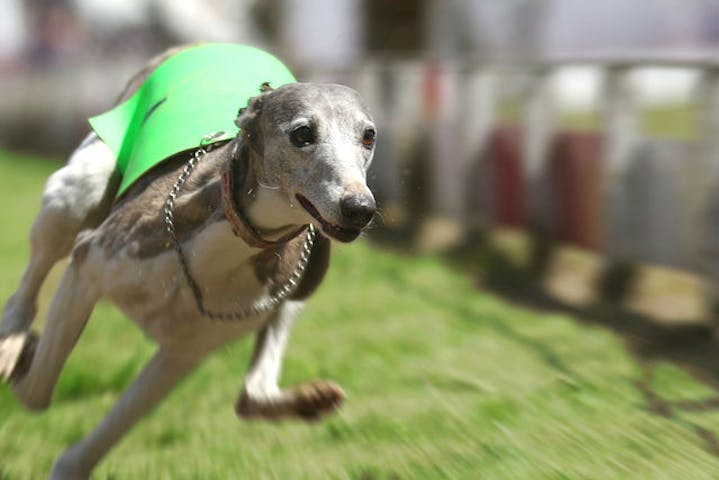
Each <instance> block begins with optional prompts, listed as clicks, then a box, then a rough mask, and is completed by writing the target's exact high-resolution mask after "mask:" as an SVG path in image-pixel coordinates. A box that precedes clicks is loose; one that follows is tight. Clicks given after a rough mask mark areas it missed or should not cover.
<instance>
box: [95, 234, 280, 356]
mask: <svg viewBox="0 0 719 480" xmlns="http://www.w3.org/2000/svg"><path fill="white" fill-rule="evenodd" d="M132 248H133V247H132V245H129V246H128V247H126V248H124V249H122V250H120V251H118V252H117V253H116V254H114V255H113V256H112V257H110V258H107V257H105V256H104V254H103V252H102V251H99V250H98V249H93V252H92V254H91V255H90V256H89V258H88V260H89V261H91V262H93V263H95V265H93V266H95V267H100V268H97V269H94V270H95V271H96V272H98V273H99V281H100V284H101V289H102V293H103V295H104V296H106V297H108V298H109V299H110V300H112V301H113V303H114V304H115V305H116V306H117V307H118V308H119V309H121V310H122V311H123V312H124V313H125V314H126V315H128V316H129V317H130V318H132V319H133V320H134V321H135V322H136V323H137V324H138V325H139V326H140V327H141V328H142V329H143V330H144V331H145V332H146V333H147V334H148V335H149V336H151V337H152V338H154V339H155V340H156V341H157V342H158V343H159V344H160V345H163V346H167V347H171V346H173V347H177V348H181V349H187V348H192V349H203V350H204V349H208V350H209V349H212V348H216V347H217V346H218V345H220V344H222V343H224V342H226V341H229V340H231V339H232V338H235V337H237V336H239V335H244V334H246V333H248V332H250V331H252V330H254V329H256V328H257V327H258V326H260V325H261V324H262V321H263V319H264V317H265V316H266V315H261V316H257V317H253V318H247V319H243V320H239V321H232V322H222V321H216V320H210V319H208V318H206V317H203V316H202V315H201V314H200V312H199V310H198V308H197V302H196V299H195V296H194V294H193V292H192V290H191V288H190V286H189V284H188V282H187V279H186V277H185V275H184V273H183V271H182V266H181V264H180V260H179V258H178V255H177V252H175V251H174V249H170V250H166V251H164V252H162V253H160V254H158V255H156V256H153V257H150V258H144V259H139V258H136V257H133V256H131V255H130V254H129V253H128V251H130V250H132ZM183 250H184V252H185V255H186V257H187V259H188V262H189V269H190V272H191V275H192V276H193V278H194V280H195V281H196V282H197V284H198V285H199V287H200V290H201V292H202V299H203V302H204V305H205V306H206V307H207V308H208V309H210V310H213V311H221V312H233V311H238V310H241V309H242V308H243V307H245V306H247V305H248V304H249V303H251V302H252V301H253V300H254V299H256V298H258V297H260V296H261V295H264V294H266V288H265V287H264V286H263V285H261V284H260V283H259V281H258V280H257V277H256V275H255V271H254V264H253V262H252V260H251V257H252V256H253V255H254V254H256V253H257V252H258V250H257V249H253V248H250V247H248V246H247V245H245V244H244V243H243V242H242V241H241V240H240V239H238V238H237V237H235V236H234V235H233V234H232V231H231V229H230V226H229V224H228V223H227V222H225V221H222V222H217V223H214V224H212V225H210V226H208V227H207V228H205V229H203V230H202V231H201V232H199V233H198V234H197V235H195V236H194V237H192V238H191V239H189V240H188V241H186V242H184V243H183Z"/></svg>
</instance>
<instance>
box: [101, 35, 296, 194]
mask: <svg viewBox="0 0 719 480" xmlns="http://www.w3.org/2000/svg"><path fill="white" fill-rule="evenodd" d="M295 81H296V80H295V78H294V76H293V75H292V73H291V72H290V71H289V69H288V68H287V67H286V66H285V65H284V64H283V63H282V62H280V61H279V60H278V59H277V58H275V57H273V56H272V55H270V54H269V53H267V52H264V51H262V50H259V49H257V48H254V47H249V46H245V45H236V44H223V43H217V44H212V43H210V44H202V45H197V46H193V47H190V48H188V49H186V50H182V51H181V52H179V53H177V54H175V55H173V56H172V57H170V58H169V59H167V60H166V61H164V62H163V63H162V64H160V65H159V66H158V67H157V69H155V71H154V72H152V74H151V75H150V76H149V77H148V78H147V80H145V82H144V83H143V84H142V86H141V87H140V88H139V89H138V90H137V92H135V94H134V95H132V97H130V98H129V99H128V100H127V101H125V102H123V103H121V104H120V105H118V106H116V107H115V108H113V109H112V110H109V111H107V112H105V113H103V114H101V115H98V116H95V117H92V118H90V119H89V122H90V125H91V126H92V128H93V130H94V131H95V132H96V133H97V135H98V136H99V137H100V139H102V141H103V142H105V143H106V144H107V145H108V146H109V147H110V149H111V150H112V151H113V152H114V153H115V155H116V156H117V162H118V166H119V168H120V171H121V172H122V182H121V184H120V189H119V191H118V193H117V194H118V196H120V195H122V194H123V193H124V192H125V190H127V188H128V187H129V186H130V185H132V184H133V183H134V182H135V181H136V180H137V179H138V178H140V177H141V176H142V175H143V174H144V173H145V172H147V171H148V170H149V169H151V168H152V167H154V166H155V165H157V164H158V163H160V162H162V161H163V160H165V159H166V158H168V157H170V156H172V155H174V154H177V153H180V152H183V151H185V150H189V149H193V148H197V147H198V146H199V145H200V142H202V141H203V138H205V137H206V136H207V135H209V134H214V133H217V132H223V134H221V135H217V136H215V137H214V138H213V139H212V140H211V141H210V142H209V143H213V142H218V141H222V140H227V139H229V138H232V137H234V136H235V135H236V134H237V132H238V128H237V126H236V125H235V118H236V117H237V111H238V110H239V108H241V107H245V106H247V102H248V101H249V99H250V98H252V97H254V96H256V95H258V94H259V93H260V86H261V85H262V84H263V83H265V82H267V83H269V84H270V86H271V87H273V88H276V87H279V86H281V85H284V84H286V83H293V82H295Z"/></svg>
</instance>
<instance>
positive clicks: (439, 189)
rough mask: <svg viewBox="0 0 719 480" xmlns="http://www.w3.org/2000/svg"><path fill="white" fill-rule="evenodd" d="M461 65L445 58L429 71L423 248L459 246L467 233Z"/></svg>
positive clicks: (421, 244)
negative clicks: (460, 111)
mask: <svg viewBox="0 0 719 480" xmlns="http://www.w3.org/2000/svg"><path fill="white" fill-rule="evenodd" d="M458 91H459V68H458V65H457V64H456V62H454V61H449V60H444V61H439V62H437V63H435V64H434V65H433V66H431V67H430V69H429V71H428V77H427V83H426V96H427V98H426V100H425V101H426V102H428V115H429V118H428V126H429V128H430V132H429V133H430V135H429V137H430V142H431V144H430V148H429V151H430V152H431V153H430V158H429V169H428V172H429V179H428V180H429V192H428V193H429V208H430V212H429V214H430V217H429V218H427V219H426V221H424V222H422V224H421V226H420V233H419V235H418V238H417V241H418V244H419V248H420V249H423V250H439V249H445V248H449V247H453V246H456V245H457V244H458V243H460V242H461V241H462V239H463V237H464V234H465V229H464V227H465V226H464V212H463V209H464V199H465V189H464V188H463V186H464V184H465V182H464V176H465V171H464V168H463V166H464V162H463V161H462V159H461V154H460V153H461V150H460V147H459V143H458V141H457V140H458V136H457V131H458V128H459V120H458V103H459V100H460V98H459V95H458Z"/></svg>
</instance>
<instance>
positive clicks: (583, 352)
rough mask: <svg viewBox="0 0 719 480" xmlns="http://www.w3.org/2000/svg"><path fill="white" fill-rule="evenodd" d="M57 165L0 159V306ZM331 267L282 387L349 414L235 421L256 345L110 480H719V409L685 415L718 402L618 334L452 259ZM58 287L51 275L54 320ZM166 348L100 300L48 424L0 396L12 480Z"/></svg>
mask: <svg viewBox="0 0 719 480" xmlns="http://www.w3.org/2000/svg"><path fill="white" fill-rule="evenodd" d="M56 166H57V165H56V164H49V163H47V162H42V161H39V160H34V159H29V158H21V157H10V156H4V157H3V158H2V159H0V205H2V207H0V224H2V225H3V230H2V231H3V233H2V235H0V259H1V260H2V264H1V265H2V268H1V269H0V296H1V297H3V298H6V297H7V296H8V295H9V294H10V293H11V292H12V290H13V288H14V286H15V284H16V282H17V281H18V279H19V277H20V275H21V272H22V268H23V266H24V263H25V261H26V258H27V245H26V243H27V242H26V240H25V238H26V236H27V232H28V228H29V225H30V222H31V220H32V217H33V215H34V213H35V212H36V210H37V206H38V199H39V193H40V190H41V187H42V183H43V182H44V179H45V177H46V175H47V174H48V173H49V172H50V171H51V170H52V169H53V168H55V167H56ZM333 255H334V258H333V263H332V267H331V270H330V272H329V275H328V277H327V279H326V281H325V283H324V284H323V286H322V288H321V289H320V291H319V292H318V294H317V295H316V296H315V297H313V299H312V300H311V302H310V304H309V305H308V308H307V309H306V311H305V313H304V314H303V316H302V318H301V320H300V321H299V322H298V323H297V325H296V327H295V330H294V332H293V338H292V340H291V342H290V346H289V350H288V352H287V358H286V360H285V363H284V365H285V368H284V374H283V378H282V382H283V384H284V385H290V384H293V383H297V382H302V381H304V380H307V379H311V378H315V377H326V378H330V379H334V380H336V381H338V382H339V383H340V384H342V386H343V387H344V388H345V390H346V392H347V394H348V398H347V401H346V403H345V405H344V407H343V408H342V410H341V411H340V412H339V414H338V415H336V416H334V417H332V418H330V419H327V420H325V421H322V422H319V423H314V424H305V423H300V422H285V423H280V424H270V423H262V422H250V423H248V422H243V421H240V420H238V419H237V418H235V415H234V413H233V408H232V405H233V402H234V400H235V398H236V395H237V393H238V391H239V389H240V386H241V382H242V375H243V372H244V370H245V368H246V365H247V362H248V356H249V350H250V347H251V344H250V341H249V339H246V340H243V341H240V342H238V343H236V344H234V345H233V346H231V347H230V348H226V349H224V350H222V351H219V352H217V353H216V354H214V355H212V356H211V357H210V358H208V359H207V361H206V362H205V363H204V364H203V365H202V367H201V368H200V369H199V370H198V371H196V372H195V373H194V374H193V375H192V376H190V377H189V378H188V379H187V380H186V381H185V382H184V383H183V384H182V385H181V386H180V387H179V388H178V389H177V390H176V391H175V392H173V394H172V395H171V396H170V397H169V398H168V399H167V401H165V403H163V404H162V405H161V406H160V407H159V408H158V409H157V410H156V411H155V412H154V413H152V414H151V415H150V416H148V417H147V418H145V419H144V420H143V421H142V422H141V423H140V424H139V425H138V426H137V427H136V428H135V429H134V430H133V431H132V432H131V433H130V434H129V435H128V436H127V437H126V438H125V439H124V440H123V441H122V442H121V443H120V444H119V445H118V447H116V449H115V450H113V451H112V452H111V453H110V455H109V456H108V457H107V458H106V459H105V461H104V462H103V463H102V464H101V465H100V466H99V468H98V470H97V471H96V475H95V477H94V478H96V479H103V480H104V479H113V480H121V479H140V478H141V479H172V480H177V479H203V480H204V479H235V478H251V479H265V478H267V479H325V478H328V479H334V478H337V479H358V480H359V479H362V480H376V479H455V478H456V479H477V478H490V479H615V478H616V479H624V478H636V479H646V478H652V479H655V478H656V479H678V478H682V479H702V478H706V479H710V478H717V476H719V458H718V457H717V456H716V452H715V450H716V448H715V443H716V435H717V434H719V412H717V411H716V409H715V408H714V409H712V408H709V409H706V410H701V409H696V408H688V407H687V406H691V405H695V404H701V402H703V401H705V400H712V399H715V398H716V393H715V392H714V391H713V390H711V389H709V388H708V387H706V386H704V385H703V384H701V383H698V382H697V381H696V380H694V379H693V378H692V377H690V376H689V375H687V374H685V373H684V372H683V371H682V370H681V369H679V368H677V367H676V366H674V365H671V364H668V363H659V364H655V365H648V366H643V365H641V364H639V363H637V360H636V359H635V358H634V357H633V356H632V355H630V354H629V353H628V352H627V350H626V349H625V347H624V345H623V343H622V341H621V340H620V339H618V338H617V337H615V336H614V335H613V334H612V333H610V332H608V331H606V330H604V329H602V328H600V327H597V326H591V325H589V324H587V323H584V322H581V321H580V320H579V319H575V318H572V317H570V316H567V315H563V314H555V313H537V312H536V311H532V310H529V309H525V308H521V307H518V306H515V305H511V304H508V303H507V302H505V301H503V300H501V299H499V298H497V297H496V296H494V295H492V294H490V293H488V292H484V291H480V290H479V289H477V288H476V286H475V285H473V283H472V281H471V280H470V278H469V276H468V275H465V274H462V273H459V272H458V271H456V270H455V269H453V268H452V267H450V266H448V265H447V264H446V263H445V262H443V261H441V260H440V259H438V258H434V257H420V258H410V257H404V256H398V255H393V254H389V253H387V252H384V251H381V250H378V249H376V248H375V247H372V246H370V245H369V244H368V243H365V242H359V243H356V244H353V245H351V246H347V247H343V248H338V249H336V251H335V252H334V253H333ZM56 282H57V275H53V276H52V278H51V279H50V282H49V285H48V288H47V289H46V290H45V292H44V294H43V301H42V303H43V304H44V305H46V304H47V302H48V299H49V295H50V293H51V291H52V288H53V285H55V284H56ZM151 352H152V345H151V344H150V342H149V341H148V340H146V339H145V338H144V337H143V336H142V334H141V333H140V332H139V331H138V330H137V329H136V328H135V327H134V326H133V324H131V323H130V322H128V321H127V320H125V319H124V318H123V316H122V315H121V314H120V313H118V312H117V311H116V310H115V309H114V308H112V307H111V306H110V305H109V304H106V303H101V304H100V305H99V306H98V307H97V309H96V310H95V313H94V314H93V317H92V318H91V319H90V322H89V324H88V327H87V329H86V331H85V333H84V335H83V336H82V338H81V339H80V342H79V345H78V348H77V349H76V350H75V352H74V353H73V354H72V356H71V358H70V360H69V362H68V364H67V366H66V368H65V370H64V373H63V375H62V377H61V380H60V384H59V386H58V388H57V391H56V393H55V399H54V403H53V405H52V407H51V408H50V409H49V410H48V411H46V412H44V413H42V414H30V413H26V412H24V411H23V410H22V409H21V408H20V407H19V406H18V405H17V403H16V402H15V401H14V399H13V398H12V395H11V394H10V392H9V391H8V389H7V387H0V479H3V480H4V479H13V480H14V479H39V478H44V477H45V476H46V475H47V472H48V470H49V468H50V466H51V464H52V462H53V460H54V458H55V457H56V456H57V455H58V454H59V453H60V452H61V451H62V450H63V449H64V448H66V446H67V445H68V444H70V443H72V442H75V441H77V440H78V439H80V438H82V437H83V436H84V435H85V434H87V433H88V432H89V431H90V429H91V428H92V427H93V426H94V425H95V424H96V423H97V422H98V421H99V420H100V418H101V417H102V415H103V413H104V412H105V411H106V410H107V409H108V408H109V407H110V406H111V405H112V404H113V402H114V401H115V400H116V399H117V397H118V395H119V394H120V392H121V391H122V390H123V389H124V388H125V387H126V386H127V385H128V384H129V382H130V381H131V379H132V378H133V376H134V375H135V374H136V372H137V371H138V370H139V369H140V368H141V366H142V364H143V363H144V362H145V361H146V360H147V359H148V357H149V356H150V355H151ZM650 370H651V371H652V372H653V374H654V375H653V378H652V379H648V378H647V372H648V371H650ZM657 404H660V405H662V406H663V408H662V409H661V410H660V411H658V410H657V408H656V405H657ZM712 452H714V453H712Z"/></svg>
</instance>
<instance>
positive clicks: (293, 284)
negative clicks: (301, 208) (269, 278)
mask: <svg viewBox="0 0 719 480" xmlns="http://www.w3.org/2000/svg"><path fill="white" fill-rule="evenodd" d="M222 135H224V133H223V132H218V133H215V134H210V135H207V136H205V137H204V138H203V139H202V142H201V143H200V148H198V149H197V150H195V152H194V153H193V154H192V157H190V159H189V160H188V161H187V163H186V164H185V168H183V169H182V173H180V176H179V177H178V178H177V180H176V181H175V184H174V185H173V186H172V190H170V194H169V195H168V197H167V200H166V201H165V208H164V212H165V224H166V226H167V233H168V234H169V235H170V238H171V239H172V243H173V246H174V247H175V251H176V252H177V256H178V258H179V260H180V265H181V266H182V271H183V273H184V274H185V279H186V280H187V283H188V285H189V286H190V289H191V290H192V294H193V295H194V297H195V303H196V304H197V309H198V310H199V312H200V314H202V316H204V317H207V318H210V319H211V320H219V321H237V320H242V319H245V318H247V317H252V316H255V315H258V314H260V313H265V312H269V311H270V310H273V309H275V308H276V307H278V306H279V305H280V303H281V302H282V301H283V300H285V299H286V298H287V297H288V296H289V295H290V294H291V293H292V292H294V291H295V289H296V288H297V286H298V285H299V281H300V279H301V278H302V274H303V273H304V271H305V269H306V268H307V263H308V262H309V260H310V253H311V252H312V246H313V245H314V242H315V237H316V236H317V230H316V229H315V227H314V225H312V224H309V227H308V229H307V235H306V237H305V243H304V244H303V246H302V250H301V251H300V258H299V260H298V262H297V266H296V267H295V270H294V271H293V272H292V275H290V278H289V279H288V280H287V282H286V283H285V284H284V285H282V286H281V287H280V288H278V289H276V291H275V293H273V294H271V295H265V296H263V297H260V298H258V299H257V300H255V301H254V302H252V303H251V304H249V305H248V306H246V307H244V308H242V309H240V310H237V311H234V312H215V311H212V310H209V309H207V308H206V307H205V305H204V302H203V301H202V290H200V286H199V285H198V284H197V282H196V281H195V279H194V278H193V276H192V273H191V272H190V265H189V262H188V261H187V257H186V256H185V252H184V251H183V250H182V245H181V244H180V241H179V240H178V238H177V234H176V233H175V224H174V222H173V219H174V214H173V211H174V208H175V200H176V199H177V194H178V193H179V192H180V189H181V188H182V186H183V185H184V184H185V182H186V181H187V179H188V178H189V177H190V175H191V174H192V171H193V170H194V169H195V167H196V166H197V163H198V162H199V161H200V160H201V159H202V157H204V156H205V154H207V152H209V151H210V150H211V149H212V145H206V142H209V141H211V140H214V139H216V138H218V137H220V136H222Z"/></svg>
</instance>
